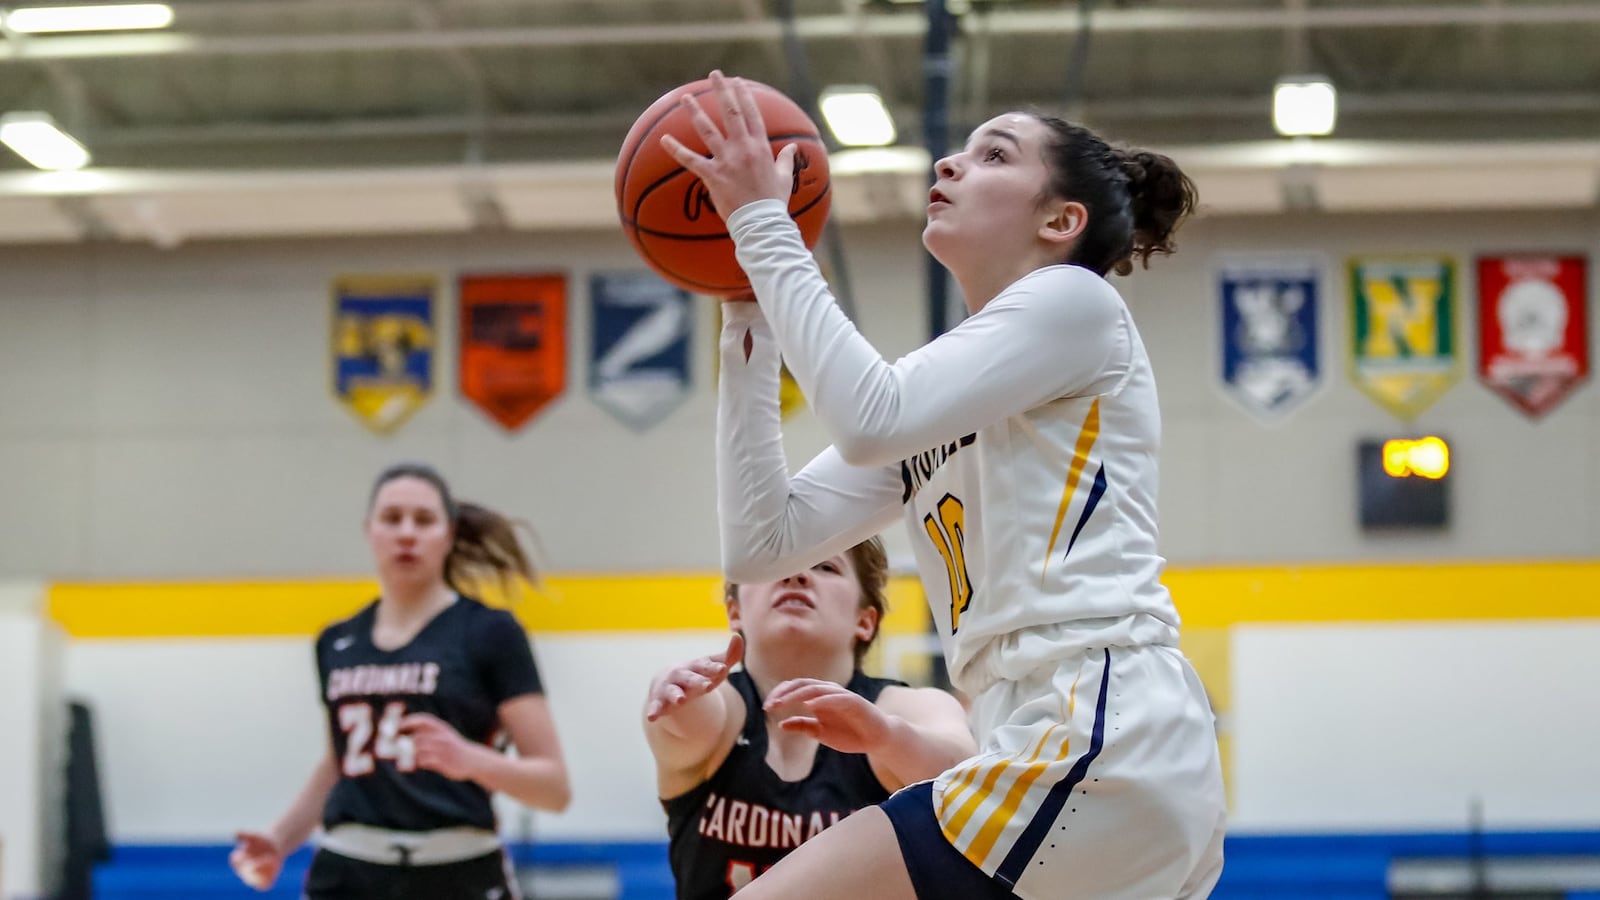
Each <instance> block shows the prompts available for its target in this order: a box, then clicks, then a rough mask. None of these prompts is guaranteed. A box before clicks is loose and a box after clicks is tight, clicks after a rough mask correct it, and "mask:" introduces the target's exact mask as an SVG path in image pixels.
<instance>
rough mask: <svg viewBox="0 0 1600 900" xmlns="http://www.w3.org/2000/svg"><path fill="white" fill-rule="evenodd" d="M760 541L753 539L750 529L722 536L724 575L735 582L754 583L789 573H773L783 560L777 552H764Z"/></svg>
mask: <svg viewBox="0 0 1600 900" xmlns="http://www.w3.org/2000/svg"><path fill="white" fill-rule="evenodd" d="M761 548H762V545H761V543H760V542H758V541H755V540H753V539H752V536H751V535H750V534H749V533H748V531H736V532H735V533H733V534H724V535H723V536H722V577H723V578H726V579H727V580H728V581H729V582H731V583H733V584H754V583H755V582H758V581H773V580H776V579H778V578H783V577H785V576H787V575H789V574H792V573H788V572H785V573H783V574H781V575H773V574H771V573H772V572H773V571H775V570H776V569H777V568H778V567H779V563H780V562H781V560H779V559H778V558H777V554H775V553H764V552H762V549H761Z"/></svg>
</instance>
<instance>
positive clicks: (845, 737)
mask: <svg viewBox="0 0 1600 900" xmlns="http://www.w3.org/2000/svg"><path fill="white" fill-rule="evenodd" d="M766 709H767V710H768V711H771V712H775V713H777V714H778V715H779V716H780V717H781V718H780V720H779V727H780V728H782V729H783V730H785V731H799V732H803V733H805V734H809V735H811V736H812V737H814V738H816V739H817V740H819V741H821V742H822V743H824V744H827V745H828V746H829V747H832V748H833V749H835V750H838V751H839V752H840V753H871V752H873V751H875V750H877V749H878V748H879V747H880V746H882V744H883V742H884V741H885V740H887V739H888V737H889V717H888V715H887V714H885V713H884V712H883V710H881V709H879V708H878V707H877V706H876V705H874V704H873V703H872V702H871V701H869V700H868V699H867V698H865V697H863V696H861V695H860V694H857V693H855V692H854V691H852V690H850V689H849V688H847V687H845V686H844V685H842V684H836V683H835V682H832V681H823V680H821V679H817V678H792V679H790V680H788V681H785V682H783V683H782V684H780V685H778V686H777V687H776V688H773V690H772V693H770V694H768V695H767V699H766Z"/></svg>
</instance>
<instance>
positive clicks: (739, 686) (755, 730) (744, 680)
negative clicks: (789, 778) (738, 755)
mask: <svg viewBox="0 0 1600 900" xmlns="http://www.w3.org/2000/svg"><path fill="white" fill-rule="evenodd" d="M728 683H729V684H731V685H733V689H734V690H736V691H738V692H739V697H740V699H742V700H744V728H743V729H742V730H741V732H740V733H741V734H743V735H744V739H745V740H747V741H749V742H750V746H751V747H752V748H754V749H755V750H756V751H757V752H758V753H765V752H766V747H767V714H766V711H765V710H763V709H762V708H761V694H760V693H758V692H757V691H756V682H755V679H753V678H751V677H750V673H749V672H746V671H745V670H744V669H738V670H735V671H733V672H730V673H728Z"/></svg>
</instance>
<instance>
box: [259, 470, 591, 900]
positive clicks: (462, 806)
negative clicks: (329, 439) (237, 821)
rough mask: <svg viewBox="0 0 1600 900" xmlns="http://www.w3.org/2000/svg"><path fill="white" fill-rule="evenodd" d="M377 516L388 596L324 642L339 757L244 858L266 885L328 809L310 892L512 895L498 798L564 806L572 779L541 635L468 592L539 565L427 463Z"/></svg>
mask: <svg viewBox="0 0 1600 900" xmlns="http://www.w3.org/2000/svg"><path fill="white" fill-rule="evenodd" d="M365 527H366V534H367V540H368V543H369V544H370V545H371V547H372V554H373V557H374V559H375V560H376V562H377V569H378V581H379V584H380V586H381V588H382V595H381V596H380V597H379V598H378V600H377V601H375V602H374V603H372V604H370V605H368V606H367V607H366V608H364V609H362V610H361V611H360V612H358V613H356V614H355V615H354V616H352V617H351V618H349V619H346V620H345V621H343V622H338V623H336V624H334V625H331V626H329V627H328V628H327V629H325V630H324V631H323V632H322V634H321V635H320V636H319V637H318V638H317V644H316V648H317V670H318V673H319V675H320V681H321V687H322V698H323V703H324V705H325V707H326V709H327V716H328V728H329V733H330V736H331V740H330V745H329V748H328V753H327V755H325V756H324V758H323V759H322V761H321V762H320V763H319V764H318V765H317V768H316V770H315V771H314V772H313V773H312V776H311V778H310V780H309V781H308V782H307V783H306V785H305V787H304V788H303V789H301V791H300V793H299V795H298V796H296V798H295V800H294V802H293V804H291V806H290V807H289V811H288V812H287V813H285V814H284V816H283V817H282V818H281V819H279V821H278V822H277V824H276V825H274V826H273V827H272V829H271V830H270V831H268V832H266V833H264V834H262V833H242V834H240V835H239V844H238V846H237V847H236V848H235V849H234V851H233V855H232V856H231V858H230V862H231V863H232V865H233V867H234V870H235V871H236V872H237V873H238V874H239V877H240V878H241V879H243V880H244V881H245V882H246V883H247V884H249V885H251V886H252V887H255V888H257V889H259V890H266V889H268V888H269V887H271V885H272V883H273V882H274V881H275V880H276V879H277V877H278V873H279V871H280V870H281V869H282V866H283V859H284V857H285V856H286V855H288V854H289V853H290V852H291V851H293V850H294V849H295V848H296V847H298V846H300V845H301V844H302V843H304V842H305V840H306V839H307V838H308V837H309V836H310V834H311V832H312V830H313V829H314V827H315V826H316V824H317V823H318V821H319V820H320V822H321V824H322V826H323V828H324V829H325V833H324V835H323V837H322V839H321V841H319V844H320V848H319V850H318V852H317V854H316V856H315V857H314V858H313V860H312V863H311V870H310V872H309V873H308V874H307V876H306V885H305V897H306V898H307V900H367V898H381V900H456V898H459V900H511V898H513V897H515V896H516V888H515V885H514V883H513V882H512V881H511V880H510V879H509V877H508V874H507V871H506V861H505V855H504V852H503V850H502V848H501V846H500V841H499V837H498V835H497V834H496V830H495V816H494V811H493V808H492V807H491V805H490V796H491V794H492V793H494V792H496V791H500V792H504V793H506V794H509V795H510V796H512V797H514V798H516V799H517V800H519V801H521V802H522V803H525V804H527V805H528V806H531V807H535V808H538V809H547V810H556V811H559V810H562V809H565V808H566V806H567V803H568V802H569V800H570V797H571V787H570V785H569V784H568V780H567V770H566V763H565V762H564V760H563V758H562V755H561V746H560V743H559V742H558V740H557V738H556V732H555V727H554V723H553V722H552V720H551V716H550V708H549V705H548V703H547V702H546V700H545V697H544V691H543V687H542V685H541V683H540V680H539V671H538V669H537V668H536V667H535V665H534V661H533V653H532V650H531V648H530V647H529V643H528V636H527V634H526V632H524V631H523V629H522V626H521V625H520V624H518V623H517V620H516V619H515V618H514V617H512V615H511V614H510V613H509V612H506V611H504V610H499V609H492V608H490V607H487V606H485V605H483V604H482V603H480V602H478V601H477V600H475V599H473V598H471V597H469V596H466V594H465V593H464V591H463V588H464V587H467V586H471V585H474V584H482V583H483V581H484V579H485V578H491V577H492V578H497V579H500V580H501V581H502V582H506V581H509V580H510V579H512V578H514V577H516V576H521V577H523V578H528V579H531V578H532V576H533V571H532V567H531V566H530V565H529V563H528V560H527V557H526V556H525V555H524V554H523V552H522V548H521V546H520V545H519V544H518V542H517V537H516V534H515V532H514V531H513V530H512V527H511V524H510V523H509V522H508V521H506V519H504V518H503V517H501V516H500V515H499V514H497V513H495V512H492V511H490V510H487V509H484V508H483V507H480V506H476V505H474V504H470V503H464V502H458V501H456V500H454V499H452V498H451V496H450V490H449V488H448V486H446V484H445V482H444V479H443V478H441V477H440V476H439V474H438V473H437V472H435V471H434V470H433V469H432V468H430V467H428V466H424V465H417V464H402V465H397V466H393V467H391V468H389V469H387V470H385V471H384V472H383V473H382V474H381V475H379V476H378V479H377V482H376V483H375V484H374V485H373V488H372V495H371V499H370V501H369V506H368V513H367V519H366V526H365ZM506 737H508V738H509V739H510V741H511V743H514V744H515V745H516V748H517V751H518V757H517V758H515V759H513V758H510V757H508V756H506V755H505V754H504V753H503V752H502V750H503V747H504V742H503V738H506Z"/></svg>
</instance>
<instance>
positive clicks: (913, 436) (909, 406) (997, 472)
mask: <svg viewBox="0 0 1600 900" xmlns="http://www.w3.org/2000/svg"><path fill="white" fill-rule="evenodd" d="M729 230H730V232H731V233H732V234H733V235H734V236H735V239H736V241H737V244H738V252H739V261H740V264H741V265H742V266H743V267H744V269H745V271H746V273H747V274H748V275H749V276H750V281H751V284H752V285H753V286H754V288H755V291H756V294H757V296H758V297H759V298H760V309H759V310H758V309H756V308H755V306H756V304H728V305H727V306H726V314H725V317H726V326H725V329H724V333H723V342H722V351H723V366H722V373H723V374H722V379H723V381H722V386H721V390H720V392H719V398H720V399H719V404H720V405H719V422H718V495H719V507H720V512H721V516H720V518H721V528H722V536H723V557H724V560H723V561H724V567H725V568H726V569H727V571H728V574H729V576H730V577H732V578H733V579H734V580H751V581H753V580H766V579H770V578H781V577H784V576H786V575H788V574H790V573H792V572H794V571H798V570H799V569H801V568H804V567H806V566H809V565H812V564H813V563H815V562H816V561H817V560H819V559H823V558H826V557H827V556H830V555H832V554H834V553H837V552H840V551H841V550H843V549H845V548H847V547H849V546H850V545H851V544H853V543H855V542H857V541H860V540H862V539H865V538H866V537H869V536H871V535H872V534H875V533H876V532H877V531H880V530H882V528H883V527H885V526H886V525H887V524H888V522H890V521H892V520H893V518H895V517H896V516H904V517H905V519H906V521H907V523H908V525H909V526H910V527H911V529H912V541H913V544H914V545H915V547H916V556H917V566H918V570H919V572H920V574H921V576H922V583H923V586H924V588H925V589H926V591H927V593H928V601H929V604H930V606H931V608H932V611H933V614H934V617H935V620H936V621H937V623H938V625H939V633H940V636H941V639H942V641H943V642H944V647H945V656H946V659H947V661H948V662H949V666H950V672H951V677H952V681H953V682H954V683H955V684H956V686H957V687H959V688H961V689H962V690H964V691H966V692H968V693H969V694H976V693H978V692H980V691H982V690H983V689H984V688H986V687H987V686H989V685H990V684H993V683H994V682H995V681H997V680H1001V679H1012V680H1014V679H1018V678H1021V677H1023V676H1025V675H1026V674H1028V673H1030V672H1032V671H1034V670H1035V669H1038V668H1039V667H1041V666H1044V665H1046V664H1048V663H1050V662H1051V661H1053V660H1060V659H1063V658H1065V657H1067V656H1070V655H1072V654H1075V653H1078V652H1081V651H1082V650H1083V649H1084V648H1086V647H1090V646H1099V645H1105V644H1111V645H1145V644H1176V642H1177V627H1178V616H1177V612H1176V610H1175V609H1174V607H1173V605H1172V601H1171V598H1170V596H1169V595H1168V593H1167V591H1166V588H1165V587H1163V586H1162V584H1161V582H1160V574H1161V570H1162V567H1163V565H1164V561H1163V560H1162V558H1161V557H1160V556H1159V555H1158V553H1157V550H1156V505H1155V497H1156V483H1157V450H1158V446H1159V443H1160V414H1159V410H1158V407H1157V401H1156V389H1155V380H1154V377H1153V375H1152V373H1151V369H1150V361H1149V357H1148V356H1147V355H1146V353H1145V349H1144V344H1143V342H1142V341H1141V340H1140V338H1139V334H1138V331H1137V330H1136V329H1135V327H1134V324H1133V319H1132V317H1131V315H1130V314H1129V312H1128V309H1127V306H1126V305H1125V304H1124V303H1123V301H1122V298H1121V297H1120V296H1119V295H1118V294H1117V292H1116V289H1115V288H1113V287H1112V286H1111V285H1110V284H1109V283H1108V282H1107V281H1106V280H1105V279H1103V278H1101V277H1099V276H1098V275H1095V274H1094V273H1093V272H1090V271H1088V270H1086V269H1082V268H1079V267H1076V266H1050V267H1047V268H1044V269H1039V270H1036V271H1034V272H1032V273H1030V274H1028V275H1026V276H1024V277H1023V278H1020V279H1018V280H1017V281H1016V282H1015V283H1013V284H1012V285H1010V286H1009V287H1007V288H1006V289H1005V290H1004V291H1002V292H1001V293H1000V294H999V295H998V296H997V297H995V298H994V299H993V300H991V301H990V302H989V303H988V304H987V305H985V306H984V308H983V309H981V310H979V311H978V312H976V313H974V314H973V315H972V316H970V317H969V318H967V319H966V320H965V321H963V322H962V323H960V324H959V325H957V326H956V327H955V328H953V329H951V330H950V331H949V332H948V333H946V334H944V335H941V336H940V337H939V338H937V339H935V340H934V341H932V342H931V343H929V344H927V345H926V346H924V347H922V348H920V349H918V350H917V351H915V352H913V353H911V354H909V355H907V356H906V357H904V358H902V359H900V360H898V361H896V362H894V363H892V364H891V363H888V362H887V361H885V360H884V359H883V358H882V356H881V355H880V354H878V352H877V351H876V350H875V349H873V348H872V346H871V345H870V344H869V343H867V341H866V340H865V339H864V338H862V336H861V335H860V334H859V333H858V332H857V331H856V329H855V327H854V326H853V325H852V324H851V323H850V322H849V320H848V319H846V318H845V317H844V315H843V314H842V313H841V312H840V311H839V309H838V307H837V305H836V304H835V303H834V302H833V300H832V297H831V295H830V294H829V293H828V288H827V284H826V283H825V282H824V281H823V279H822V278H821V275H820V273H819V272H818V271H817V269H816V266H815V264H814V263H813V262H812V261H811V259H810V253H809V251H808V250H806V248H805V246H804V244H803V243H802V242H801V240H800V237H799V233H798V231H797V230H796V229H795V228H794V226H793V224H792V222H790V221H789V219H788V216H787V214H786V211H785V210H784V208H783V206H782V204H781V203H779V202H777V201H760V202H757V203H752V204H749V205H747V206H745V207H743V208H741V209H739V210H737V211H736V212H735V213H734V214H733V215H732V216H730V217H729ZM766 319H770V320H771V326H770V328H769V327H768V325H767V322H766ZM774 344H776V346H774ZM778 348H781V350H782V356H783V359H784V360H785V361H787V363H788V365H789V369H790V371H791V372H792V373H793V374H794V376H795V379H796V380H797V381H798V382H799V384H800V386H801V388H802V389H803V390H804V392H805V394H806V397H807V399H809V400H810V401H811V404H812V408H813V410H814V411H815V412H816V414H817V415H818V417H819V418H821V419H822V421H823V422H824V424H825V425H826V426H827V428H828V431H829V433H830V435H832V436H833V437H834V440H835V444H834V446H833V447H830V448H829V449H828V450H827V451H825V452H824V453H822V454H821V455H819V456H818V457H817V458H816V459H814V460H813V461H812V462H811V463H810V464H809V465H807V466H806V467H805V469H804V470H802V471H801V472H799V473H797V474H796V475H795V476H794V477H793V478H791V477H790V476H789V473H788V469H787V464H786V462H785V460H784V458H783V447H782V437H781V421H780V418H779V415H778V411H777V379H778V353H777V352H776V350H777V349H778Z"/></svg>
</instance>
